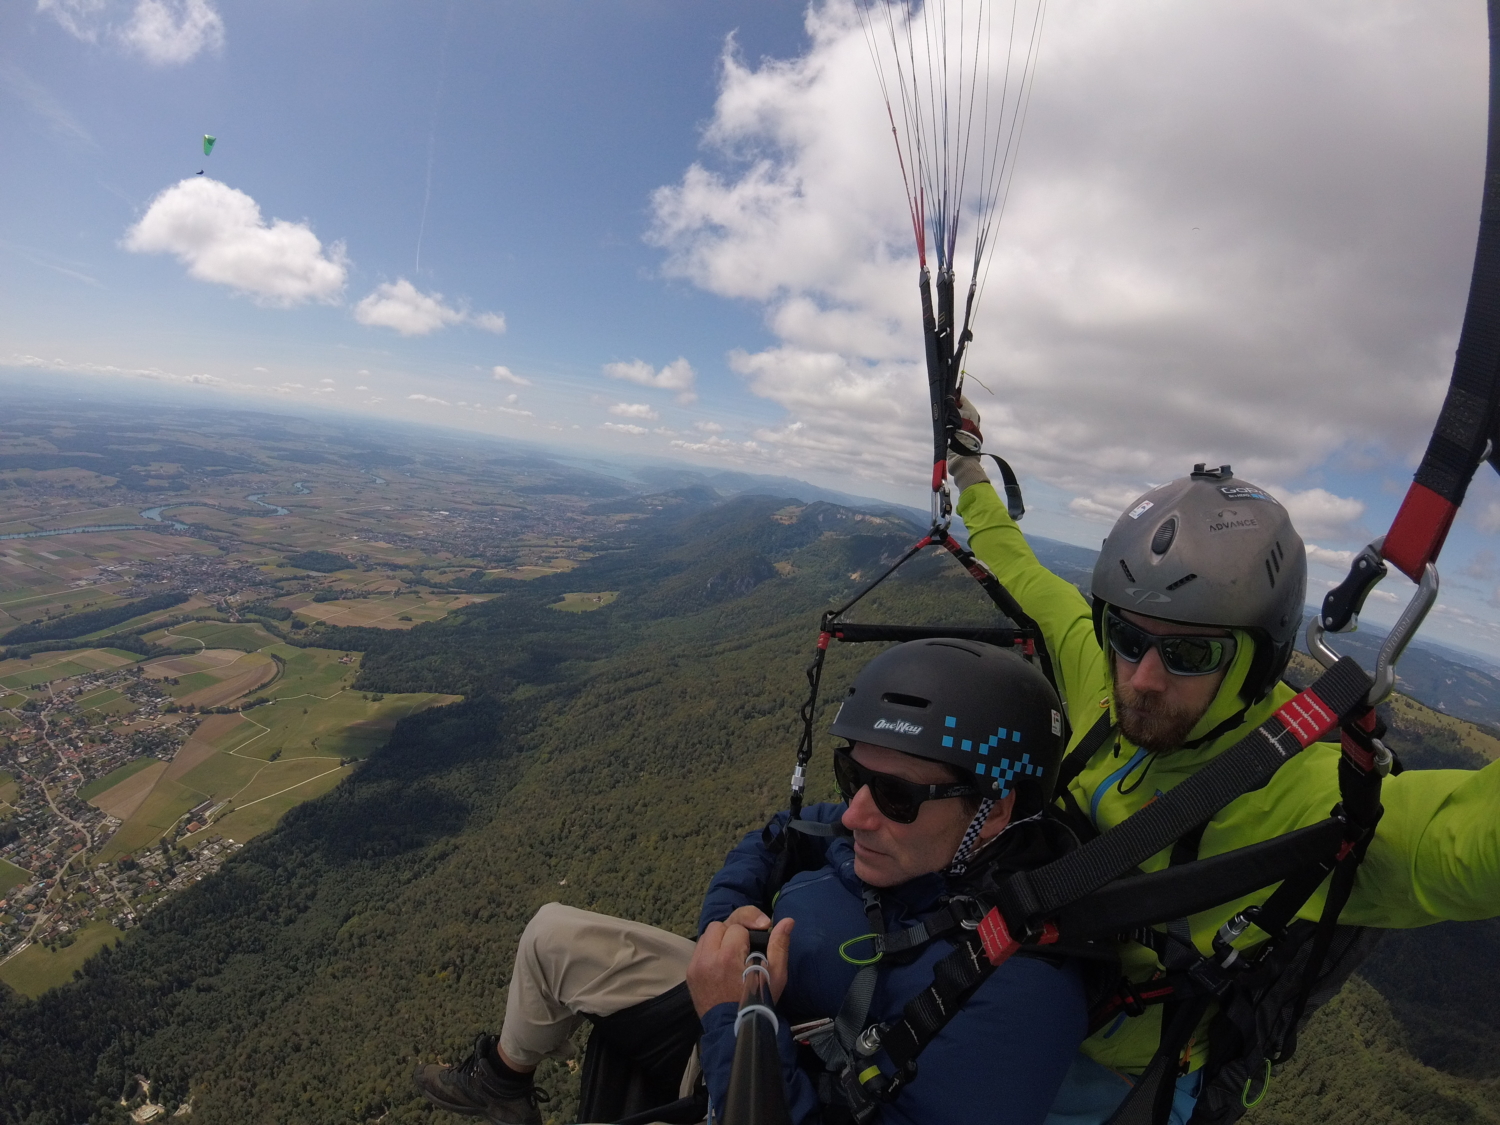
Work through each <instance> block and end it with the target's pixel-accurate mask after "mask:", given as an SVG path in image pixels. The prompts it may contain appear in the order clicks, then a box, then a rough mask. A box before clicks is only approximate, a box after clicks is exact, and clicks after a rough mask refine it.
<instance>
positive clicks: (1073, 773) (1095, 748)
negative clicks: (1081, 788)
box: [1057, 711, 1115, 795]
mask: <svg viewBox="0 0 1500 1125" xmlns="http://www.w3.org/2000/svg"><path fill="white" fill-rule="evenodd" d="M1114 733H1115V724H1114V721H1113V719H1111V718H1110V714H1109V712H1108V711H1105V712H1104V713H1103V714H1102V715H1100V716H1099V718H1098V719H1096V720H1095V721H1094V725H1093V726H1091V727H1089V729H1088V733H1087V734H1085V735H1084V736H1083V737H1082V738H1080V739H1079V740H1078V745H1077V746H1075V747H1073V749H1071V750H1069V751H1068V756H1067V757H1066V758H1064V759H1063V760H1062V762H1061V763H1060V764H1059V765H1058V767H1057V789H1058V793H1059V795H1060V794H1061V793H1062V791H1063V790H1065V789H1066V788H1067V787H1068V786H1069V785H1071V784H1072V783H1073V781H1074V779H1076V778H1077V777H1078V775H1079V774H1081V773H1082V772H1083V770H1084V767H1085V766H1087V765H1088V764H1089V762H1091V761H1093V758H1094V755H1095V754H1097V753H1099V751H1100V750H1102V749H1104V745H1105V743H1107V742H1109V740H1110V738H1111V737H1112V736H1113V735H1114Z"/></svg>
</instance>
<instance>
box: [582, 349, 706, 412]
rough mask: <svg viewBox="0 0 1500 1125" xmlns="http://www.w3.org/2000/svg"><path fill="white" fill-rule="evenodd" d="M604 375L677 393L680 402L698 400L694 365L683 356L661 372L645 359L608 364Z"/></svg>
mask: <svg viewBox="0 0 1500 1125" xmlns="http://www.w3.org/2000/svg"><path fill="white" fill-rule="evenodd" d="M604 374H606V375H608V376H609V377H610V378H611V379H623V380H624V381H625V382H627V383H638V384H640V385H641V386H643V387H655V388H656V389H657V390H662V391H676V392H677V401H678V402H693V401H695V400H696V399H697V398H698V394H697V392H696V391H695V390H694V389H693V382H694V380H695V379H696V377H697V376H696V374H695V373H694V371H693V368H692V365H691V364H690V363H688V361H687V360H686V359H684V358H682V357H681V356H678V357H677V358H676V359H674V360H673V361H672V362H671V363H669V364H667V365H666V366H665V367H663V368H661V369H660V370H658V369H656V368H655V367H652V366H651V365H650V364H649V363H647V362H646V361H645V360H643V359H636V360H631V362H629V363H606V364H605V365H604Z"/></svg>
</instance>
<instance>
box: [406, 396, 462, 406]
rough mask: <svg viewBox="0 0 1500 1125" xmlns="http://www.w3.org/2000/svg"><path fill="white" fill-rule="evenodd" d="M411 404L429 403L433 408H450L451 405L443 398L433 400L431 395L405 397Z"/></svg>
mask: <svg viewBox="0 0 1500 1125" xmlns="http://www.w3.org/2000/svg"><path fill="white" fill-rule="evenodd" d="M406 397H407V398H408V399H409V400H410V401H412V402H430V403H432V405H434V406H452V405H453V404H452V403H451V402H449V401H448V400H447V399H445V398H435V397H434V396H432V395H407V396H406Z"/></svg>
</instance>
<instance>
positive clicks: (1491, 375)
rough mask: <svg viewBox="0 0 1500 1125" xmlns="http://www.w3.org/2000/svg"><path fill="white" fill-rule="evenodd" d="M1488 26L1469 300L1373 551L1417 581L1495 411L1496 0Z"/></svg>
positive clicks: (1499, 244) (1498, 271)
mask: <svg viewBox="0 0 1500 1125" xmlns="http://www.w3.org/2000/svg"><path fill="white" fill-rule="evenodd" d="M1489 23H1490V104H1489V143H1488V145H1487V146H1486V150H1485V162H1484V196H1483V198H1482V200H1481V202H1480V205H1479V237H1478V239H1477V240H1476V242H1475V245H1474V272H1473V274H1472V276H1471V279H1470V282H1469V301H1468V305H1467V307H1466V308H1465V309H1464V323H1463V329H1462V330H1461V332H1460V333H1459V337H1458V350H1457V352H1456V353H1455V355H1454V357H1453V378H1452V381H1451V382H1450V383H1449V385H1448V394H1447V397H1446V398H1444V400H1443V409H1442V411H1441V412H1440V413H1439V414H1438V419H1437V425H1436V426H1434V427H1433V430H1432V438H1431V440H1430V441H1429V442H1428V445H1427V452H1426V453H1425V454H1423V456H1422V463H1421V464H1420V465H1419V466H1418V467H1417V472H1416V477H1415V479H1414V480H1413V481H1412V484H1411V488H1410V489H1409V490H1408V491H1407V493H1406V498H1405V499H1404V500H1403V501H1402V502H1401V509H1400V511H1398V512H1397V513H1396V520H1395V522H1394V523H1392V524H1391V529H1390V531H1389V532H1387V533H1386V537H1385V544H1384V546H1383V548H1382V551H1381V553H1382V554H1383V555H1384V556H1385V558H1386V559H1387V561H1389V562H1392V563H1394V564H1395V565H1396V566H1397V567H1399V568H1400V569H1401V571H1402V572H1403V573H1405V574H1406V575H1407V576H1408V577H1409V578H1411V579H1412V581H1417V580H1418V579H1419V578H1420V577H1421V574H1422V569H1423V567H1425V566H1426V564H1428V563H1430V562H1432V561H1434V560H1435V559H1436V558H1437V556H1438V552H1439V551H1440V550H1442V547H1443V540H1444V539H1445V538H1446V537H1447V535H1448V529H1449V528H1450V527H1451V526H1452V524H1453V517H1454V515H1456V514H1457V512H1458V506H1459V505H1460V504H1462V503H1463V500H1464V493H1465V492H1467V491H1468V488H1469V482H1470V481H1471V480H1472V479H1473V477H1474V471H1475V470H1476V469H1478V468H1479V465H1480V462H1481V461H1483V460H1484V458H1485V446H1486V444H1487V443H1488V442H1489V441H1490V440H1491V439H1493V438H1494V437H1495V436H1496V420H1497V413H1500V74H1497V70H1500V40H1497V38H1496V36H1497V32H1500V3H1497V2H1496V0H1489ZM1496 444H1497V446H1500V442H1497V443H1496ZM1496 452H1500V450H1497V449H1492V450H1491V460H1492V461H1494V455H1495V453H1496ZM1497 464H1500V463H1497Z"/></svg>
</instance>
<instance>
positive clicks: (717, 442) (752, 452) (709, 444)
mask: <svg viewBox="0 0 1500 1125" xmlns="http://www.w3.org/2000/svg"><path fill="white" fill-rule="evenodd" d="M672 448H673V449H680V450H682V451H683V452H684V453H706V454H708V455H710V456H713V457H722V458H724V459H726V460H729V461H732V462H734V463H736V464H745V463H747V462H750V461H754V460H761V461H764V460H765V459H766V457H767V451H766V449H765V448H764V447H763V446H761V445H760V444H758V443H756V442H753V441H729V440H727V439H726V438H721V437H710V438H708V439H707V440H705V441H682V440H678V441H674V442H672Z"/></svg>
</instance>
